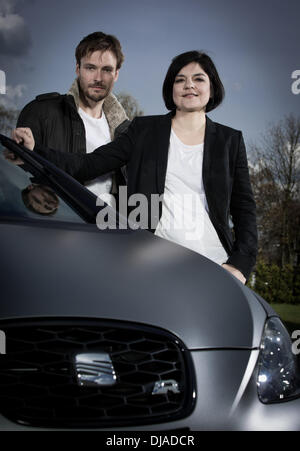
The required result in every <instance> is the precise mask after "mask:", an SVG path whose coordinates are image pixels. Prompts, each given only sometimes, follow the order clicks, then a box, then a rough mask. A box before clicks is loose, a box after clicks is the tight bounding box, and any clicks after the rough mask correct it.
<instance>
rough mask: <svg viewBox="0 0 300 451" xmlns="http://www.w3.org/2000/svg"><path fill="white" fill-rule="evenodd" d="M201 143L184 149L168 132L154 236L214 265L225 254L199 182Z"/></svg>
mask: <svg viewBox="0 0 300 451" xmlns="http://www.w3.org/2000/svg"><path fill="white" fill-rule="evenodd" d="M203 148H204V145H203V144H199V145H195V146H188V145H186V144H184V143H182V142H181V141H180V139H179V138H178V137H177V136H176V134H175V133H174V131H173V130H172V131H171V136H170V146H169V156H168V166H167V173H166V182H165V191H164V196H163V204H162V216H161V219H160V221H159V224H158V226H157V228H156V231H155V235H158V236H160V237H162V238H166V239H167V240H170V241H173V242H175V243H177V244H180V245H182V246H185V247H187V248H189V249H192V250H193V251H195V252H198V253H199V254H202V255H204V256H205V257H207V258H209V259H211V260H213V261H214V262H216V263H218V264H220V265H221V264H222V263H225V262H226V261H227V258H228V256H227V253H226V251H225V249H224V248H223V246H222V243H221V242H220V239H219V237H218V234H217V232H216V230H215V228H214V226H213V224H212V222H211V220H210V218H209V215H208V205H207V201H206V196H205V192H204V187H203V180H202V163H203Z"/></svg>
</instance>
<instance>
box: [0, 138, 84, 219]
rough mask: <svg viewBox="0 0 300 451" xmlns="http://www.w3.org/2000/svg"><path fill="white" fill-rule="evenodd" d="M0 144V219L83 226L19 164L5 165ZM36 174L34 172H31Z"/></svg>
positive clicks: (40, 180)
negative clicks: (28, 219) (21, 219)
mask: <svg viewBox="0 0 300 451" xmlns="http://www.w3.org/2000/svg"><path fill="white" fill-rule="evenodd" d="M4 151H5V149H4V147H3V146H2V145H1V144H0V218H1V217H2V218H3V217H6V218H7V217H8V218H30V219H38V220H47V221H62V222H73V223H85V221H84V220H83V219H82V218H81V217H80V216H79V215H78V214H77V213H76V212H75V211H74V210H73V209H72V208H71V207H69V206H68V205H67V204H66V203H65V202H64V200H63V199H62V198H61V197H59V196H58V195H57V193H55V191H54V190H53V189H52V188H51V187H50V186H49V183H48V181H47V179H46V178H45V177H43V176H41V175H38V176H37V175H36V174H35V175H34V174H33V173H32V172H31V169H30V167H29V166H28V165H26V164H25V165H20V164H19V163H21V161H20V160H19V161H18V160H15V161H14V162H12V161H8V160H7V159H6V158H5V155H4ZM35 172H36V171H35Z"/></svg>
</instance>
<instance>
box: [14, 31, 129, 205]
mask: <svg viewBox="0 0 300 451" xmlns="http://www.w3.org/2000/svg"><path fill="white" fill-rule="evenodd" d="M75 56H76V75H77V79H76V80H75V81H74V83H73V85H72V86H71V88H70V90H69V92H68V94H66V95H60V94H58V93H50V94H44V95H40V96H37V97H36V99H35V100H34V101H32V102H30V103H29V104H28V105H26V106H25V108H24V109H23V110H22V112H21V114H20V116H19V119H18V123H17V126H18V127H29V128H31V130H32V132H33V136H34V138H35V141H36V143H37V145H42V146H46V147H50V148H53V149H59V150H61V151H63V152H69V153H90V152H92V151H93V150H94V149H96V148H97V147H99V146H101V145H103V144H106V143H108V142H110V141H111V140H112V139H114V137H115V136H117V135H118V134H120V133H121V132H122V131H124V130H125V129H126V128H127V126H128V124H129V121H128V118H127V116H126V113H125V111H124V109H123V107H122V106H121V104H120V103H119V102H118V101H117V99H116V97H115V96H114V95H113V94H112V93H111V92H112V89H113V86H114V83H115V82H116V81H117V79H118V76H119V70H120V68H121V65H122V63H123V61H124V55H123V53H122V49H121V45H120V42H119V41H118V39H117V38H116V37H115V36H112V35H107V34H105V33H102V32H95V33H92V34H90V35H88V36H86V37H85V38H84V39H83V40H82V41H81V42H80V43H79V45H78V46H77V48H76V52H75ZM120 184H125V180H124V178H123V176H122V173H121V171H118V172H117V173H115V174H108V175H105V176H100V177H97V179H94V180H92V181H89V182H88V183H86V186H87V188H89V189H90V190H91V191H92V192H94V193H95V194H96V195H97V196H99V195H100V197H101V198H102V199H104V200H105V201H106V202H108V203H110V194H109V193H116V192H117V187H118V185H120Z"/></svg>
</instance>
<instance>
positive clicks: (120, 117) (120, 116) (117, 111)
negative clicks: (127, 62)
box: [68, 78, 128, 139]
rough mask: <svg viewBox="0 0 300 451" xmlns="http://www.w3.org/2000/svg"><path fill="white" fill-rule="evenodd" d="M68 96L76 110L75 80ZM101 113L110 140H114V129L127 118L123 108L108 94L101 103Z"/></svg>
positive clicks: (76, 85) (114, 97)
mask: <svg viewBox="0 0 300 451" xmlns="http://www.w3.org/2000/svg"><path fill="white" fill-rule="evenodd" d="M68 95H71V96H73V98H74V101H75V105H76V108H77V110H78V108H79V88H78V81H77V78H76V79H75V80H74V83H73V84H72V86H71V88H70V89H69V92H68ZM103 111H104V114H105V116H106V119H107V122H108V126H109V131H110V136H111V139H113V138H114V134H115V129H116V128H117V127H118V126H119V125H120V124H122V122H124V121H125V120H128V117H127V115H126V113H125V110H124V108H123V107H122V105H121V104H120V102H119V101H118V100H117V98H116V96H114V95H113V94H109V95H108V96H107V97H106V99H105V100H104V102H103Z"/></svg>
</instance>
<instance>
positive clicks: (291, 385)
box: [257, 317, 300, 404]
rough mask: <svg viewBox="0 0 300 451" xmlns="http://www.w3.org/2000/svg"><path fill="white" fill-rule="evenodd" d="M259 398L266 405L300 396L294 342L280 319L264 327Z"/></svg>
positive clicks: (258, 382) (258, 379) (273, 319)
mask: <svg viewBox="0 0 300 451" xmlns="http://www.w3.org/2000/svg"><path fill="white" fill-rule="evenodd" d="M257 386H258V396H259V399H260V400H261V401H262V402H263V403H266V404H269V403H274V402H280V401H286V400H288V399H291V398H294V397H297V396H300V375H299V368H298V364H297V360H296V356H295V355H294V354H293V353H292V341H291V339H290V336H289V334H288V332H287V330H286V328H285V327H284V325H283V324H282V322H281V321H280V319H279V318H276V317H274V318H270V319H269V320H268V321H267V322H266V325H265V330H264V335H263V338H262V341H261V345H260V354H259V359H258V377H257Z"/></svg>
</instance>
